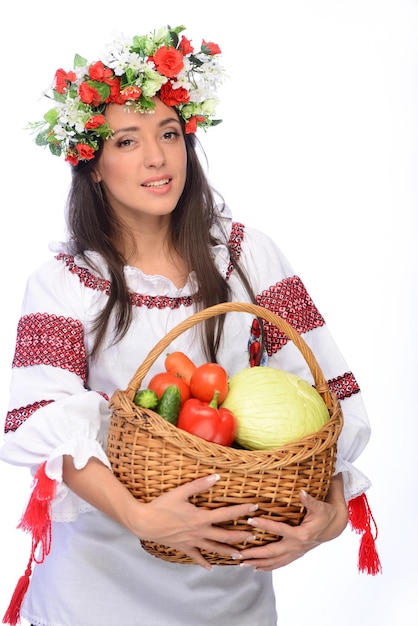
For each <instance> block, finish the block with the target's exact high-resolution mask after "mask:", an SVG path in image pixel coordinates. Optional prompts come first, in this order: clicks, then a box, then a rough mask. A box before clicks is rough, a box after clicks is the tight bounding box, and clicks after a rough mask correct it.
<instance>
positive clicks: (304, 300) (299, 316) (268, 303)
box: [257, 276, 325, 356]
mask: <svg viewBox="0 0 418 626" xmlns="http://www.w3.org/2000/svg"><path fill="white" fill-rule="evenodd" d="M257 302H258V304H259V305H260V306H262V307H264V308H266V309H269V310H270V311H272V312H273V313H276V314H277V315H280V317H282V318H283V319H285V320H286V321H287V322H288V323H289V324H290V325H291V326H293V328H295V330H297V331H298V333H300V334H303V333H306V332H308V331H309V330H313V329H314V328H317V327H318V326H323V325H324V324H325V320H324V318H323V317H322V315H321V314H320V313H319V311H318V309H317V308H316V306H315V304H314V303H313V301H312V299H311V297H310V296H309V294H308V292H307V291H306V289H305V286H304V284H303V283H302V281H301V280H300V278H299V277H298V276H292V277H290V278H285V279H284V280H282V281H281V282H279V283H276V284H275V285H272V286H271V287H269V288H268V289H266V290H264V291H263V292H262V293H261V294H260V295H258V296H257ZM264 329H265V339H266V348H267V353H268V354H269V356H271V355H272V354H274V353H275V352H277V350H280V348H282V347H283V346H284V345H286V343H287V342H288V341H289V339H288V338H287V336H286V335H285V334H284V333H283V332H282V331H281V330H279V329H278V328H277V327H276V326H274V324H271V323H270V322H265V323H264Z"/></svg>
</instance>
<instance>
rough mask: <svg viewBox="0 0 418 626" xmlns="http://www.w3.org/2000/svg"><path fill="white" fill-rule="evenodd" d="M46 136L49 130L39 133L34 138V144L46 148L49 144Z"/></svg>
mask: <svg viewBox="0 0 418 626" xmlns="http://www.w3.org/2000/svg"><path fill="white" fill-rule="evenodd" d="M48 134H49V130H48V129H45V130H43V131H41V132H40V133H39V134H38V135H37V136H36V137H35V144H36V145H37V146H47V145H48V144H49V141H48Z"/></svg>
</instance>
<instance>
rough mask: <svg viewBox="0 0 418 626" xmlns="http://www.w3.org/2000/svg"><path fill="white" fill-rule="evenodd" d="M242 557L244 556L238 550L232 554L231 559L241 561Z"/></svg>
mask: <svg viewBox="0 0 418 626" xmlns="http://www.w3.org/2000/svg"><path fill="white" fill-rule="evenodd" d="M242 558H244V557H243V556H242V554H240V553H239V552H237V553H236V554H231V559H233V560H234V561H239V559H242Z"/></svg>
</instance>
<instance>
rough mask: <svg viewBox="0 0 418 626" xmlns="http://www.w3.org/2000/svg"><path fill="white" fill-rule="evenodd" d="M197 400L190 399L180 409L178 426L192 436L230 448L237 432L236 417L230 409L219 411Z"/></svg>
mask: <svg viewBox="0 0 418 626" xmlns="http://www.w3.org/2000/svg"><path fill="white" fill-rule="evenodd" d="M215 407H216V402H215V403H214V404H213V405H212V406H211V405H210V404H208V403H207V402H202V401H201V400H198V399H197V398H190V400H187V402H185V403H184V404H183V406H182V407H181V409H180V413H179V417H178V421H177V426H178V428H182V429H183V430H186V431H187V432H188V433H191V434H192V435H196V436H197V437H201V438H202V439H206V441H212V442H213V443H218V444H220V445H221V446H230V445H231V444H232V442H233V441H234V439H235V435H236V432H237V421H236V419H235V415H234V414H233V413H232V411H230V410H229V409H218V408H215Z"/></svg>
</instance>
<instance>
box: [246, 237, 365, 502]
mask: <svg viewBox="0 0 418 626" xmlns="http://www.w3.org/2000/svg"><path fill="white" fill-rule="evenodd" d="M242 240H243V241H242V244H241V247H240V250H239V252H240V257H239V258H240V263H241V264H242V266H243V267H244V268H245V270H246V272H247V275H248V276H249V278H250V280H251V284H252V287H253V289H254V292H255V295H256V299H257V303H258V304H260V305H261V306H263V307H265V308H267V309H269V310H271V311H273V312H274V313H276V314H277V315H279V316H281V317H282V318H283V319H285V320H286V321H287V322H288V323H289V324H290V325H291V326H292V327H293V328H295V329H296V330H297V331H298V332H299V333H300V335H301V336H302V338H303V339H304V341H305V342H306V343H307V344H308V346H309V347H310V348H311V349H312V351H313V353H314V355H315V358H316V360H317V362H318V364H319V366H320V368H321V370H322V372H323V374H324V376H325V378H326V380H327V381H328V384H329V386H330V389H331V391H332V392H333V393H335V394H336V395H337V397H338V398H339V400H340V402H341V408H342V410H343V414H344V426H343V430H342V433H341V435H340V437H339V441H338V458H337V465H336V472H337V473H340V472H341V473H342V474H343V477H344V488H345V496H346V499H347V501H349V500H351V499H353V498H355V497H357V496H358V495H360V494H362V493H364V492H365V491H366V490H367V489H368V488H369V487H370V480H369V479H368V478H367V477H366V476H365V475H364V474H363V473H362V472H361V470H360V469H358V467H356V466H355V465H354V462H355V461H356V459H358V457H359V456H360V454H361V453H362V451H363V450H364V448H365V446H366V445H367V443H368V441H369V437H370V424H369V419H368V416H367V413H366V409H365V406H364V404H363V400H362V397H361V391H360V387H359V384H358V382H357V380H356V378H355V376H354V374H353V372H352V371H351V369H350V368H349V366H348V364H347V363H346V361H345V359H344V357H343V356H342V354H341V352H340V350H339V348H338V346H337V345H336V343H335V341H334V339H333V337H332V335H331V333H330V331H329V329H328V326H327V324H326V322H325V319H324V317H323V316H322V314H321V313H320V311H319V310H318V309H317V307H316V305H315V303H314V301H313V299H312V298H311V296H310V294H309V293H308V291H307V289H306V287H305V285H304V283H303V281H302V280H301V278H300V277H299V276H298V275H297V274H296V273H295V272H294V270H293V268H292V266H291V265H290V263H289V262H288V260H287V259H286V258H285V256H284V255H283V253H282V252H281V250H280V249H279V248H278V247H277V245H276V244H275V242H274V241H273V240H271V239H270V237H268V236H266V235H265V234H264V233H262V232H260V231H258V230H256V229H252V228H245V230H244V231H243V234H242ZM265 344H266V346H265V347H266V358H267V359H268V361H267V362H268V364H269V365H271V366H272V367H277V368H279V369H284V370H286V371H289V372H293V373H295V374H297V375H298V376H301V377H302V378H304V379H305V380H308V381H309V382H311V383H314V380H313V377H312V374H311V372H310V370H309V367H308V364H307V363H306V361H305V360H304V358H303V357H302V356H301V353H300V352H299V350H298V349H297V348H296V347H295V345H294V344H293V343H292V342H291V341H290V340H288V338H287V337H286V336H285V335H284V333H282V332H281V331H278V329H277V328H276V327H275V326H273V325H271V324H268V323H267V324H266V325H265Z"/></svg>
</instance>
